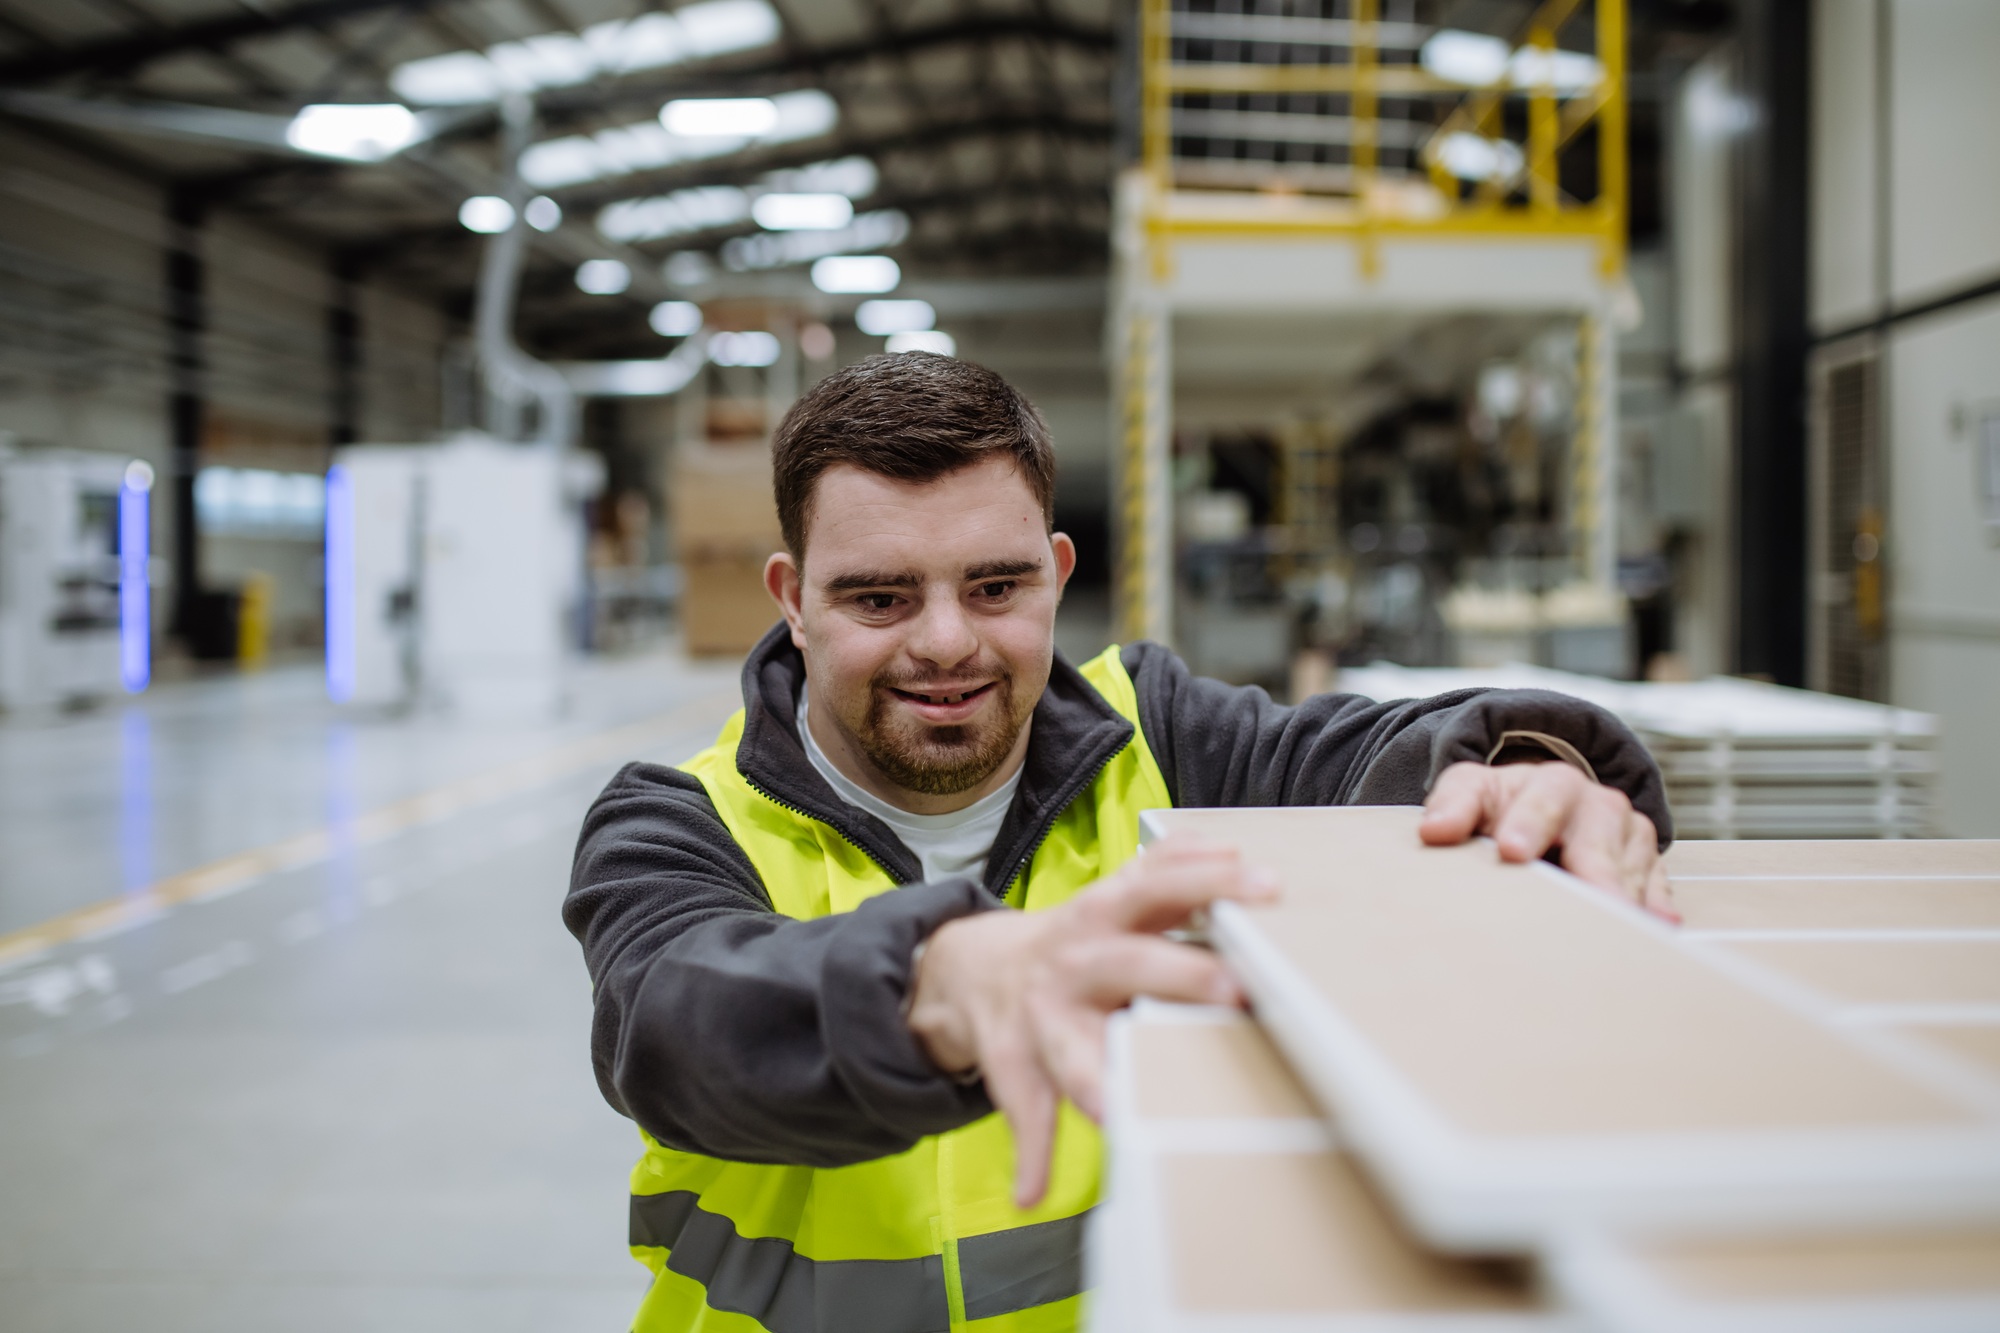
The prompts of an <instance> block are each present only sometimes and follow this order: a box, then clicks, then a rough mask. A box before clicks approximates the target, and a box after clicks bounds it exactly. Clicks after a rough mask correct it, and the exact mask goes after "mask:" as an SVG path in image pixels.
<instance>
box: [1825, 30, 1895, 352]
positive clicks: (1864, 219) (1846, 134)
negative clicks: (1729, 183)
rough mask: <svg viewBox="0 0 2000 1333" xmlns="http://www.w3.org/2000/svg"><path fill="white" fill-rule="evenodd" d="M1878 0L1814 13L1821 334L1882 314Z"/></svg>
mask: <svg viewBox="0 0 2000 1333" xmlns="http://www.w3.org/2000/svg"><path fill="white" fill-rule="evenodd" d="M1876 5H1877V0H1819V3H1818V6H1817V7H1816V8H1815V9H1814V11H1813V70H1812V102H1813V105H1812V168H1811V179H1812V191H1813V198H1812V258H1811V263H1812V289H1811V298H1810V299H1811V303H1812V324H1813V327H1814V329H1815V330H1817V331H1818V332H1821V333H1825V332H1829V331H1831V330H1834V329H1838V328H1844V327H1848V326H1851V325H1853V324H1856V323H1858V322H1860V321H1862V320H1865V319H1867V318H1869V317H1870V316H1872V315H1873V314H1874V313H1875V309H1876V306H1877V304H1878V303H1879V301H1880V299H1881V292H1880V290H1879V284H1878V276H1879V275H1878V274H1877V273H1876V247H1875V231H1876V228H1875V214H1876V210H1877V208H1878V206H1879V205H1878V201H1877V198H1876V188H1875V159H1876V144H1875V114H1876V104H1875V98H1876V87H1875V82H1876V81H1875V65H1876V42H1875V27H1876Z"/></svg>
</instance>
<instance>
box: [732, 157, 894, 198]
mask: <svg viewBox="0 0 2000 1333" xmlns="http://www.w3.org/2000/svg"><path fill="white" fill-rule="evenodd" d="M879 180H880V173H878V172H877V171H876V170H875V164H874V163H873V162H871V161H869V160H868V159H867V158H865V157H837V158H834V159H833V160H832V161H830V162H813V163H809V164H807V165H806V166H803V167H790V168H787V169H785V170H783V171H772V172H767V173H765V175H764V176H763V178H762V179H760V180H759V181H758V182H757V183H758V185H759V186H761V187H762V188H763V189H764V190H765V191H766V192H768V193H771V194H839V195H845V196H846V197H847V198H849V199H865V198H867V197H868V196H869V195H871V194H873V193H875V186H876V184H877V182H878V181H879Z"/></svg>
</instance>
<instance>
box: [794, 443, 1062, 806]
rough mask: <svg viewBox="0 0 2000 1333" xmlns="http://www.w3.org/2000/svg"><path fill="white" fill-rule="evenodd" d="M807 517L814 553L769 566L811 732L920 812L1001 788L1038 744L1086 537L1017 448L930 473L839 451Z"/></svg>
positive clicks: (870, 784) (843, 766) (860, 777)
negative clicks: (1044, 502) (801, 666)
mask: <svg viewBox="0 0 2000 1333" xmlns="http://www.w3.org/2000/svg"><path fill="white" fill-rule="evenodd" d="M810 523H811V526H810V528H809V530H808V531H807V533H806V540H805V543H804V545H805V549H806V552H807V555H806V557H805V560H804V565H803V568H801V566H800V563H799V561H798V560H796V559H795V558H794V557H793V556H792V555H790V554H786V553H782V552H781V553H779V554H777V555H774V556H772V557H771V559H770V562H769V564H768V565H767V566H766V567H765V571H764V579H765V585H766V586H767V587H768V588H769V589H770V591H771V595H772V596H773V597H775V598H777V600H778V604H779V605H780V606H781V607H782V608H783V609H784V612H785V619H786V621H787V622H788V623H789V624H790V626H791V631H792V642H793V643H794V644H796V645H797V646H798V648H799V651H800V652H801V653H803V654H804V656H805V662H806V680H807V682H808V685H809V687H810V690H811V699H812V707H811V710H810V712H809V715H808V716H809V719H810V723H811V726H812V732H813V738H814V739H815V740H817V741H818V742H819V745H820V748H821V749H823V750H824V751H826V753H827V756H828V757H829V758H830V759H832V760H833V762H834V764H835V765H836V766H837V767H838V768H839V769H840V770H841V772H843V773H845V774H847V776H849V777H850V778H852V779H854V781H855V782H857V783H859V784H860V785H861V786H862V787H863V788H864V789H866V790H868V791H870V792H872V793H874V794H875V795H877V796H879V797H881V798H882V799H883V800H886V801H888V802H890V803H891V804H893V805H896V806H899V807H901V808H903V809H906V810H910V811H912V812H913V813H917V814H940V813H945V812H948V811H951V810H957V809H962V808H963V807H965V806H967V805H970V804H971V803H972V802H974V801H976V800H978V799H979V798H980V797H981V796H984V795H986V794H987V793H988V792H991V791H994V790H996V789H997V788H998V787H999V786H1000V785H1001V784H1003V783H1004V782H1006V781H1007V779H1008V778H1009V777H1011V776H1012V775H1013V773H1014V771H1015V770H1016V769H1017V768H1019V766H1020V762H1021V758H1022V756H1023V755H1024V754H1026V752H1027V740H1028V719H1029V717H1030V716H1031V715H1032V714H1033V712H1034V710H1035V704H1036V703H1037V702H1038V701H1039V700H1040V699H1041V697H1042V690H1043V688H1044V687H1045V686H1046V685H1047V684H1048V679H1049V668H1050V665H1051V663H1052V662H1053V660H1054V654H1055V615H1056V604H1057V602H1058V601H1059V600H1060V599H1061V596H1062V587H1063V584H1064V583H1066V582H1067V581H1068V580H1069V576H1070V573H1071V571H1073V570H1074V569H1075V568H1076V548H1075V547H1074V546H1073V545H1072V544H1071V543H1070V540H1069V538H1068V537H1065V536H1063V535H1062V534H1061V533H1056V534H1054V535H1053V536H1051V535H1050V534H1049V532H1048V530H1047V527H1046V526H1045V521H1044V518H1043V514H1042V507H1041V504H1040V503H1039V502H1038V501H1037V499H1036V497H1035V494H1034V492H1033V491H1032V490H1031V489H1030V488H1029V486H1028V483H1027V481H1026V480H1025V479H1024V478H1023V477H1022V476H1021V473H1020V470H1019V468H1018V467H1016V466H1015V464H1014V462H1013V460H1012V459H1010V458H1006V457H994V458H988V459H986V460H984V461H981V462H978V463H974V464H971V465H969V466H967V467H963V468H960V469H959V470H957V471H955V472H950V473H947V474H945V475H944V476H942V477H940V478H938V479H937V480H935V481H929V482H907V481H898V480H896V479H894V478H891V477H885V476H882V475H881V474H879V473H874V472H867V471H864V470H862V469H861V468H858V467H855V466H853V465H851V464H840V465H837V466H834V467H832V468H829V469H828V470H827V471H826V472H825V473H824V474H822V475H821V476H820V478H819V479H818V481H817V483H816V484H815V486H814V490H813V504H812V509H811V520H810Z"/></svg>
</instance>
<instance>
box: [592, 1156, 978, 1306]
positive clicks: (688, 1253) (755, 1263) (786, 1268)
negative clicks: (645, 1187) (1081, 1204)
mask: <svg viewBox="0 0 2000 1333" xmlns="http://www.w3.org/2000/svg"><path fill="white" fill-rule="evenodd" d="M697 1198H698V1196H697V1195H695V1194H693V1193H691V1192H689V1191H687V1190H673V1191H670V1192H669V1193H666V1194H635V1195H633V1196H632V1223H631V1242H632V1244H634V1245H657V1246H661V1247H663V1248H665V1249H666V1251H667V1267H668V1268H669V1269H671V1270H672V1271H674V1272H676V1273H679V1274H680V1275H681V1276H683V1277H687V1278H692V1279H693V1280H695V1281H696V1282H699V1283H701V1285H702V1286H703V1287H704V1288H706V1291H707V1294H706V1296H705V1299H706V1300H707V1302H708V1304H709V1305H710V1306H711V1307H713V1308H714V1309H717V1310H727V1311H729V1312H730V1313H732V1314H742V1315H748V1316H750V1317H751V1318H752V1319H755V1320H756V1321H757V1322H758V1323H760V1324H762V1325H763V1326H764V1327H765V1328H767V1329H769V1330H771V1333H946V1330H948V1329H949V1328H950V1327H951V1307H950V1304H949V1303H948V1302H947V1300H946V1299H945V1290H944V1256H943V1255H937V1254H933V1255H928V1256H926V1257H924V1258H922V1259H808V1258H807V1257H806V1256H804V1255H802V1254H799V1253H796V1252H795V1251H794V1250H793V1249H792V1243H791V1242H790V1241H788V1240H779V1239H777V1238H776V1237H744V1236H739V1235H737V1234H736V1227H735V1224H734V1223H732V1222H731V1221H730V1220H729V1219H728V1218H726V1217H724V1216H722V1214H720V1213H711V1212H709V1211H707V1210H706V1209H703V1208H701V1207H699V1206H698V1204H697Z"/></svg>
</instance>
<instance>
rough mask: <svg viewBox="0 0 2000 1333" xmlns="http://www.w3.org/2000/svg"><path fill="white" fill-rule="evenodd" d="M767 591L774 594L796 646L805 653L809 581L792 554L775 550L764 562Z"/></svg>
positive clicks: (773, 598) (772, 595)
mask: <svg viewBox="0 0 2000 1333" xmlns="http://www.w3.org/2000/svg"><path fill="white" fill-rule="evenodd" d="M764 591H765V592H768V593H770V594H771V600H772V601H774V602H776V603H777V604H778V610H780V611H782V612H783V613H784V616H785V623H786V624H787V625H790V626H791V627H792V646H793V647H795V648H797V649H799V650H800V651H801V652H803V651H805V646H806V622H805V614H804V611H803V606H804V602H805V582H804V576H803V575H802V574H801V573H800V572H799V563H798V561H796V560H794V559H792V553H791V552H790V551H774V552H772V553H771V558H770V559H769V560H766V561H765V562H764Z"/></svg>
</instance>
